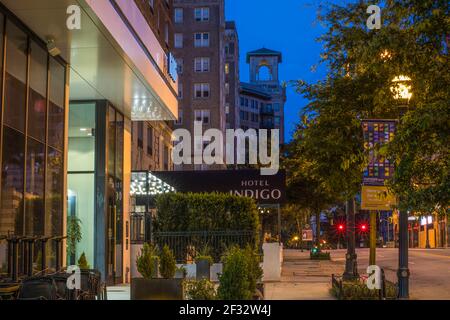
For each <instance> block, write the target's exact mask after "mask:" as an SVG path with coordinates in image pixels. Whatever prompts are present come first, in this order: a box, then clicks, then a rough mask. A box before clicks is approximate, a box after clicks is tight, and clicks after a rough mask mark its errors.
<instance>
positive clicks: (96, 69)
mask: <svg viewBox="0 0 450 320" xmlns="http://www.w3.org/2000/svg"><path fill="white" fill-rule="evenodd" d="M0 2H2V3H3V4H4V5H5V6H6V7H7V8H8V9H9V10H10V11H12V12H13V13H14V14H15V15H16V16H17V17H18V18H19V19H20V20H21V21H22V22H23V23H25V24H26V25H27V26H28V27H29V28H30V29H31V30H33V31H34V32H35V33H36V34H37V35H38V36H39V37H40V38H41V39H43V40H48V39H53V40H54V41H55V45H56V47H57V48H58V49H60V50H61V57H62V58H63V59H65V60H66V61H67V62H68V63H69V64H70V68H71V76H70V99H71V100H97V99H106V100H109V101H110V102H111V103H112V104H114V105H115V107H116V108H118V109H119V110H121V111H122V112H123V113H124V114H125V115H126V116H127V117H129V118H131V119H132V120H174V119H175V118H176V117H177V115H178V102H177V92H178V88H177V83H176V81H174V80H172V79H171V77H170V76H169V74H168V70H167V69H168V67H167V57H166V55H165V53H164V51H163V49H162V48H161V46H160V45H159V42H158V41H157V40H156V37H155V35H154V34H153V32H152V31H151V29H150V27H149V26H148V24H147V23H146V22H145V20H144V17H143V16H142V14H141V13H140V11H139V9H138V8H137V6H136V4H135V3H134V1H130V0H75V1H74V0H39V1H36V0H0ZM73 4H78V5H79V6H80V8H81V29H80V30H69V29H68V28H67V25H66V22H67V19H68V17H69V14H67V8H68V7H69V6H70V5H73Z"/></svg>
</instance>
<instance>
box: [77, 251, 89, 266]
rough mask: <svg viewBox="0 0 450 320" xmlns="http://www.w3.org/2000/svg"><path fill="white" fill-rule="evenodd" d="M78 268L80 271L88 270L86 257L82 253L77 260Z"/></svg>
mask: <svg viewBox="0 0 450 320" xmlns="http://www.w3.org/2000/svg"><path fill="white" fill-rule="evenodd" d="M78 267H80V269H90V266H89V263H88V261H87V259H86V255H85V253H84V252H83V253H82V254H81V256H80V258H79V259H78Z"/></svg>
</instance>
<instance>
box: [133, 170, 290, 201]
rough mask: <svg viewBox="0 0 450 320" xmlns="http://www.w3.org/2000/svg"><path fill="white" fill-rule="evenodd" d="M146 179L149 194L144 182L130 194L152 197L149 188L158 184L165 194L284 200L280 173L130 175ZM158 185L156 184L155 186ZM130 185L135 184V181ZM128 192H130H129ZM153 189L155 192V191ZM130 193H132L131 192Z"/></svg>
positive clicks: (283, 176) (217, 171)
mask: <svg viewBox="0 0 450 320" xmlns="http://www.w3.org/2000/svg"><path fill="white" fill-rule="evenodd" d="M142 174H143V177H144V178H145V177H146V176H148V178H147V179H149V183H147V184H148V185H149V188H150V191H146V189H145V188H146V183H145V182H143V183H141V185H140V186H139V189H137V188H133V190H138V191H139V192H134V195H138V196H139V195H141V196H145V195H153V194H154V193H153V191H154V190H153V189H152V188H155V187H153V185H155V184H156V185H161V187H160V188H159V189H158V190H162V191H161V192H165V191H166V190H169V191H170V190H172V191H174V192H193V193H200V192H220V193H229V194H232V195H237V196H243V197H250V198H253V199H255V201H256V203H258V204H282V203H283V202H284V201H285V199H286V172H285V171H284V170H280V171H279V172H278V173H277V174H275V175H270V176H269V175H266V176H262V175H261V173H260V171H259V170H252V169H244V170H206V171H152V172H145V173H144V172H134V173H133V175H134V176H136V177H138V176H139V175H142ZM157 182H158V183H159V184H158V183H157ZM132 185H133V186H134V185H139V181H136V182H135V183H133V181H132ZM133 190H132V191H133ZM158 190H157V191H158ZM132 194H133V192H132Z"/></svg>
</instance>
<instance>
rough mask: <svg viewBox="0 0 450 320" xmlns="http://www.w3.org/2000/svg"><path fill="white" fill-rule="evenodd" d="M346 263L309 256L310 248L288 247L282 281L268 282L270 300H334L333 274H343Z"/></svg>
mask: <svg viewBox="0 0 450 320" xmlns="http://www.w3.org/2000/svg"><path fill="white" fill-rule="evenodd" d="M343 271H344V269H343V265H342V262H337V261H316V260H310V259H309V251H307V250H306V251H304V252H301V251H299V250H285V251H284V263H283V267H282V276H281V282H271V283H266V288H265V298H266V299H267V300H334V297H333V296H332V295H331V294H330V292H329V290H330V288H331V274H333V273H335V274H342V272H343Z"/></svg>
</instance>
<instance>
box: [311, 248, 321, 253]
mask: <svg viewBox="0 0 450 320" xmlns="http://www.w3.org/2000/svg"><path fill="white" fill-rule="evenodd" d="M318 252H319V248H317V247H313V248H312V249H311V253H312V254H317V253H318Z"/></svg>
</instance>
